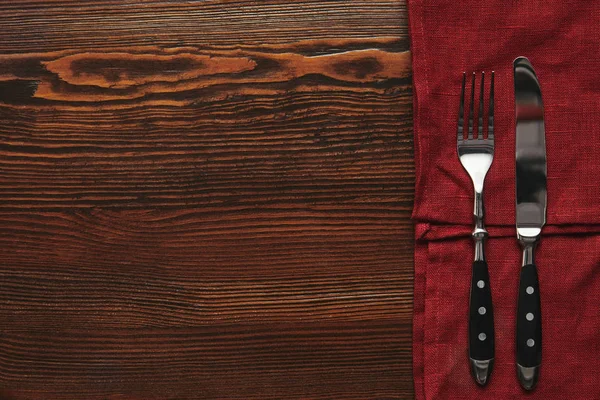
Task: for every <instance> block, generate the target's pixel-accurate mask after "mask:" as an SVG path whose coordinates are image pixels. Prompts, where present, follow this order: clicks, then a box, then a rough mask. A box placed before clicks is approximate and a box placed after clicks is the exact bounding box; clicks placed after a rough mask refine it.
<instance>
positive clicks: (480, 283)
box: [477, 281, 485, 289]
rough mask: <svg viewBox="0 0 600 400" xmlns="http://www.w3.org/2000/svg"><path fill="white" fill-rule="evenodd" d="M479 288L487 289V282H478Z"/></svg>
mask: <svg viewBox="0 0 600 400" xmlns="http://www.w3.org/2000/svg"><path fill="white" fill-rule="evenodd" d="M477 287H478V288H479V289H483V288H484V287H485V282H484V281H477Z"/></svg>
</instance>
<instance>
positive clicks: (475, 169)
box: [456, 71, 494, 386]
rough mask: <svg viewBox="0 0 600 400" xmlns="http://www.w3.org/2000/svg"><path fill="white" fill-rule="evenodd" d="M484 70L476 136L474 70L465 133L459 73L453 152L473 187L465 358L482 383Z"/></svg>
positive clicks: (487, 162) (486, 292)
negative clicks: (467, 335) (471, 250)
mask: <svg viewBox="0 0 600 400" xmlns="http://www.w3.org/2000/svg"><path fill="white" fill-rule="evenodd" d="M484 78H485V74H484V73H483V72H482V73H481V85H480V94H479V113H478V121H477V127H476V129H477V137H474V135H473V108H474V106H473V103H474V100H475V73H473V78H472V80H471V104H470V106H469V125H468V136H467V138H465V137H464V110H465V84H466V80H467V74H466V73H463V79H462V89H461V94H460V106H459V109H458V133H457V145H456V148H457V152H458V158H459V159H460V163H461V164H462V166H463V167H464V168H465V170H466V171H467V172H468V174H469V176H470V177H471V180H472V181H473V188H474V189H475V208H474V211H473V217H474V221H475V229H474V230H473V235H472V236H473V240H474V242H475V260H474V261H473V266H472V272H471V295H470V300H469V361H470V364H471V373H472V375H473V377H474V378H475V381H476V382H477V384H479V385H481V386H483V385H485V384H486V383H487V382H488V380H489V377H490V374H491V372H492V367H493V364H494V312H493V309H492V292H491V289H490V278H489V273H488V266H487V261H486V260H485V251H484V244H485V241H486V238H487V236H488V233H487V231H486V229H485V226H484V224H483V215H484V208H483V182H484V181H485V176H486V174H487V172H488V170H489V169H490V166H491V165H492V161H493V159H494V71H492V77H491V84H490V100H489V104H488V132H487V137H485V138H484V135H483V111H484V110H483V92H484V90H483V89H484V81H485V79H484Z"/></svg>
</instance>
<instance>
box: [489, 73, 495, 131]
mask: <svg viewBox="0 0 600 400" xmlns="http://www.w3.org/2000/svg"><path fill="white" fill-rule="evenodd" d="M488 140H494V71H492V79H491V83H490V102H489V110H488Z"/></svg>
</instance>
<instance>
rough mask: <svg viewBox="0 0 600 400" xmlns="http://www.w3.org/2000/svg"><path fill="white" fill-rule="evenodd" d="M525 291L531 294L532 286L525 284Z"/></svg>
mask: <svg viewBox="0 0 600 400" xmlns="http://www.w3.org/2000/svg"><path fill="white" fill-rule="evenodd" d="M525 291H526V292H527V294H533V286H527V289H525Z"/></svg>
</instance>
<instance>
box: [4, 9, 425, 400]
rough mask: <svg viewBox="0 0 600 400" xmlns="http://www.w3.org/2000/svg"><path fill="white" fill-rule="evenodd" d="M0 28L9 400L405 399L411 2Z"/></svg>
mask: <svg viewBox="0 0 600 400" xmlns="http://www.w3.org/2000/svg"><path fill="white" fill-rule="evenodd" d="M0 23H1V24H2V27H3V28H2V30H3V33H2V38H3V40H2V42H1V43H0V259H1V260H2V262H1V263H0V289H1V290H0V397H2V398H7V399H11V400H16V399H39V398H52V399H225V398H231V399H236V398H239V399H242V398H243V399H254V398H256V399H259V398H261V399H307V398H310V399H367V398H373V399H375V398H377V399H384V398H385V399H407V398H412V396H413V389H412V378H411V369H412V367H411V319H412V316H411V311H412V276H413V275H412V274H413V271H412V260H413V254H412V251H413V233H412V224H411V221H410V213H411V208H412V201H413V185H414V169H413V160H412V110H411V104H412V88H411V72H410V53H409V51H408V33H407V20H406V6H405V4H404V3H403V2H392V1H369V2H367V1H344V2H342V1H327V2H324V1H299V2H288V1H281V0H279V1H276V0H269V1H264V2H240V1H231V0H228V1H202V2H189V1H133V0H126V1H108V0H107V1H89V2H76V1H66V0H55V1H33V0H30V1H21V0H19V1H13V2H9V3H3V4H1V5H0Z"/></svg>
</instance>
